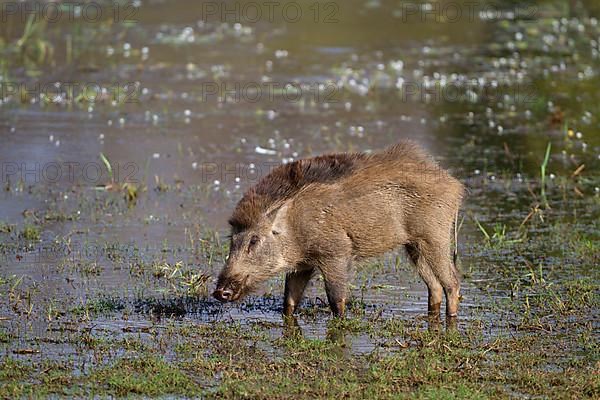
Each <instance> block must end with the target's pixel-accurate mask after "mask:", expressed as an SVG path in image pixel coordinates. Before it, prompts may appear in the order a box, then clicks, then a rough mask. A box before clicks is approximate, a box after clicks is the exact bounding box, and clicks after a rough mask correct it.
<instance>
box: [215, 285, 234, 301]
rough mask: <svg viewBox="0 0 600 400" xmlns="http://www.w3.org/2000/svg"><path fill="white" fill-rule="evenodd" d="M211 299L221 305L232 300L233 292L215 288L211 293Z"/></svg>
mask: <svg viewBox="0 0 600 400" xmlns="http://www.w3.org/2000/svg"><path fill="white" fill-rule="evenodd" d="M213 297H214V298H215V299H217V300H219V301H220V302H222V303H226V302H228V301H231V300H232V298H233V290H231V289H225V288H217V289H216V290H215V291H214V292H213Z"/></svg>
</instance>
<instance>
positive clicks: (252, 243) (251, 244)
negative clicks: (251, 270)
mask: <svg viewBox="0 0 600 400" xmlns="http://www.w3.org/2000/svg"><path fill="white" fill-rule="evenodd" d="M258 241H259V238H258V236H256V235H253V236H252V237H251V238H250V242H248V252H250V250H252V248H253V247H254V246H256V244H257V243H258Z"/></svg>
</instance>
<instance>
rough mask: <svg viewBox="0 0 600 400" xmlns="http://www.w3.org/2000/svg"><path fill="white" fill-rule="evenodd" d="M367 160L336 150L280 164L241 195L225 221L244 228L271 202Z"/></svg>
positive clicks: (340, 175) (341, 174) (343, 173)
mask: <svg viewBox="0 0 600 400" xmlns="http://www.w3.org/2000/svg"><path fill="white" fill-rule="evenodd" d="M367 159H368V156H367V155H366V154H363V153H354V154H345V153H340V154H328V155H323V156H318V157H314V158H309V159H304V160H298V161H294V162H292V163H289V164H284V165H280V166H278V167H276V168H275V169H273V171H271V173H269V174H268V175H267V176H265V177H264V178H262V179H261V180H260V181H259V182H258V183H257V184H256V186H254V187H252V188H251V189H249V190H248V191H247V192H246V193H245V194H244V197H242V199H241V200H240V202H239V203H238V204H237V206H236V208H235V210H234V211H233V215H232V216H231V218H230V219H229V224H230V225H231V227H232V229H233V230H234V231H235V232H240V231H243V230H245V229H248V228H250V227H251V226H253V225H254V224H256V223H257V222H258V220H259V219H260V217H261V215H262V214H264V213H265V212H266V211H267V210H268V209H269V208H270V207H271V206H273V205H274V204H276V203H278V202H280V201H283V200H286V199H289V198H291V197H293V196H294V195H295V194H296V193H298V192H299V191H300V190H301V189H302V188H303V187H305V186H307V185H309V184H311V183H328V182H334V181H335V180H337V179H340V178H343V177H345V176H348V175H350V174H351V173H352V172H354V171H355V170H356V168H357V167H358V166H360V164H361V162H363V161H365V160H367Z"/></svg>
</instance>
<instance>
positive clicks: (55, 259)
mask: <svg viewBox="0 0 600 400" xmlns="http://www.w3.org/2000/svg"><path fill="white" fill-rule="evenodd" d="M210 4H211V6H210V7H211V8H206V7H205V6H200V5H199V3H198V2H191V1H190V2H176V3H174V2H167V1H153V2H151V3H149V2H142V3H141V4H139V5H136V7H134V8H126V9H122V10H120V11H121V14H119V16H118V17H115V14H114V12H115V10H114V6H110V7H113V8H109V6H108V5H107V6H106V8H107V9H109V10H110V11H111V12H112V14H111V13H109V14H108V15H110V17H107V18H104V19H101V20H99V21H86V20H84V18H83V17H76V18H75V19H74V20H73V21H70V20H67V19H66V18H63V19H61V20H60V21H58V22H56V23H48V24H46V25H43V24H40V26H39V32H38V33H37V35H36V34H34V35H32V37H31V39H30V40H31V41H32V42H31V47H28V49H29V50H26V51H24V53H25V56H23V55H22V54H21V56H17V55H15V53H10V52H9V51H8V50H5V52H4V53H3V55H2V57H3V59H2V66H3V71H2V81H3V82H5V83H6V84H5V85H4V86H3V93H2V94H3V96H2V97H3V99H2V104H1V106H0V138H1V146H0V160H1V162H2V168H3V169H2V188H3V190H2V191H1V192H0V222H4V223H5V224H8V226H9V227H11V228H10V229H6V230H9V232H4V233H0V239H1V240H2V247H1V249H2V252H3V254H2V259H1V260H0V277H2V278H3V279H4V280H5V281H7V282H9V281H10V282H11V284H6V286H5V287H7V290H8V288H9V287H13V289H11V290H12V291H13V292H15V293H20V296H21V297H22V299H21V300H22V301H20V302H16V301H15V300H14V296H13V297H10V296H8V293H7V295H6V296H3V297H2V300H1V302H0V316H3V317H6V320H4V319H3V320H2V321H0V324H2V326H3V329H5V330H7V331H9V332H14V333H17V334H19V335H23V336H22V337H23V338H26V337H37V336H40V335H50V336H51V335H52V329H50V330H49V327H53V326H54V325H56V324H57V323H58V324H59V325H60V322H56V321H57V318H55V317H48V315H54V314H52V310H55V311H56V310H57V309H58V310H59V311H61V312H62V311H68V310H71V311H72V310H73V309H74V308H76V307H78V306H79V307H82V306H83V305H85V304H88V302H92V301H94V302H97V301H98V299H106V298H109V299H112V300H111V301H112V302H113V303H111V304H112V306H111V307H112V308H110V310H111V313H109V315H111V317H110V318H107V317H105V316H102V317H96V316H94V315H92V317H91V322H90V324H91V325H93V326H94V327H95V329H106V330H107V332H111V331H114V332H122V329H123V327H130V326H132V325H135V324H139V325H141V326H150V325H154V324H160V322H157V321H156V320H155V319H154V318H155V315H156V314H168V315H172V314H175V315H177V317H171V318H174V320H180V319H183V320H191V321H193V322H195V323H210V322H212V321H215V320H229V319H233V320H239V321H242V322H244V323H251V322H252V321H257V320H260V321H271V322H274V323H276V324H280V323H281V318H280V314H279V313H280V308H281V307H280V296H281V292H282V281H281V279H277V280H275V281H273V282H269V283H268V284H267V285H266V287H265V289H264V291H262V292H260V293H258V294H257V295H256V296H255V297H253V298H251V299H250V300H248V301H247V302H245V303H244V304H242V305H234V306H227V307H221V306H220V305H218V304H216V303H214V302H213V301H212V300H210V299H208V298H207V297H202V296H201V297H200V298H199V299H198V298H191V299H190V298H187V297H186V295H187V292H185V288H187V286H185V284H184V282H185V281H184V279H183V278H182V279H179V280H178V279H175V278H174V279H171V280H169V279H166V278H165V276H164V275H165V274H163V275H161V277H158V278H157V277H156V275H160V274H158V273H155V272H156V271H157V269H158V270H159V269H160V265H162V264H165V263H166V265H167V267H166V268H170V269H169V270H168V273H166V275H169V274H170V273H173V276H174V277H179V276H180V272H179V271H175V272H174V269H173V266H174V265H175V264H176V263H177V262H182V265H183V269H186V270H187V271H192V272H193V273H199V272H202V273H205V274H208V275H211V276H214V275H215V273H216V272H217V271H218V269H219V268H220V266H221V265H222V262H223V259H224V256H225V253H226V248H223V246H221V242H222V241H224V240H225V235H226V233H227V232H226V230H227V226H226V220H227V216H228V213H229V212H230V211H231V209H232V207H233V206H234V205H235V202H236V201H237V200H238V199H239V198H240V196H241V194H242V193H243V191H244V190H245V189H246V188H248V187H249V186H250V185H252V184H253V183H255V182H256V181H257V179H258V178H259V177H260V176H262V175H264V174H265V173H266V172H268V170H269V168H272V166H274V165H277V164H278V163H281V162H288V161H291V160H294V159H298V158H302V157H307V156H311V155H315V154H320V153H323V152H330V151H351V150H372V149H378V148H382V147H384V146H386V145H389V144H392V143H394V142H395V141H397V140H399V139H402V138H410V139H414V140H416V141H418V142H419V143H421V144H423V146H425V147H426V148H428V149H429V150H430V151H431V152H432V153H433V154H435V155H436V157H437V158H438V159H439V160H440V162H441V164H442V165H444V166H446V167H448V168H449V169H450V170H452V171H453V173H454V174H455V175H456V176H458V177H460V178H461V179H462V180H463V181H464V182H465V183H466V184H467V186H468V187H469V190H470V195H469V197H468V199H467V201H466V204H465V212H464V220H463V223H462V225H461V232H460V244H459V248H460V251H461V254H462V257H461V258H462V269H463V271H464V272H465V279H464V293H463V296H464V301H463V303H462V310H463V311H462V313H463V315H464V317H463V321H469V320H472V319H483V320H486V321H493V320H500V321H505V323H499V324H497V325H495V326H494V328H493V330H490V331H489V332H486V334H490V335H492V334H494V333H495V332H497V331H500V330H503V329H506V327H507V326H508V324H509V322H510V321H509V319H507V317H509V315H507V314H508V313H505V312H503V311H501V310H499V309H497V308H495V307H493V305H494V303H496V302H497V301H498V300H499V299H505V298H508V297H509V296H510V295H511V284H513V283H514V277H515V276H525V275H526V274H527V273H529V272H530V265H531V264H532V263H533V264H534V265H535V267H536V268H537V267H538V264H539V265H541V266H542V267H543V268H544V269H547V270H548V271H550V272H548V273H549V274H552V278H553V279H557V280H560V279H563V278H565V279H567V278H568V279H573V278H574V277H578V276H582V277H585V276H595V275H594V274H595V267H596V266H594V265H590V264H589V263H588V264H585V263H578V262H577V259H576V255H574V257H575V258H574V261H573V262H572V263H571V264H568V265H563V266H562V267H563V270H562V272H561V271H559V270H558V268H557V267H558V266H557V265H556V264H557V258H556V257H557V254H558V253H560V252H561V251H562V250H561V248H560V244H557V243H556V242H551V241H548V242H547V246H546V247H544V246H542V245H541V244H539V243H538V241H546V239H543V237H545V236H544V235H546V234H548V230H544V229H543V228H541V229H538V228H537V227H536V225H535V221H536V220H537V219H538V217H539V213H533V214H532V215H530V213H531V212H532V210H539V208H536V205H540V204H542V197H541V195H540V190H541V183H540V165H541V164H542V162H543V159H544V152H545V151H546V148H547V144H548V143H551V144H552V148H551V152H550V158H549V163H548V168H547V184H546V186H547V189H546V191H547V196H548V198H549V204H550V206H551V208H549V209H545V208H544V207H542V208H544V210H545V211H544V212H545V215H546V218H552V220H553V221H555V222H556V224H568V225H569V226H570V227H571V228H569V229H574V230H577V231H580V232H582V233H584V234H586V235H588V236H589V237H591V238H592V240H597V239H598V225H597V220H598V217H599V216H600V215H599V214H600V205H599V203H598V196H599V193H598V192H599V191H600V189H599V188H598V187H599V186H600V175H599V174H598V167H599V166H600V108H599V104H600V101H599V100H600V98H599V92H598V90H597V88H598V85H599V84H600V77H599V74H600V56H599V53H600V45H599V43H600V23H599V22H598V19H596V18H597V17H598V9H597V7H596V8H594V7H595V6H594V5H593V4H592V2H589V4H584V5H580V6H578V7H574V8H569V7H567V6H565V4H563V2H558V1H557V2H552V1H547V2H539V4H533V5H529V6H526V7H524V6H515V5H514V4H513V2H510V1H505V2H502V1H500V2H496V3H494V5H493V7H487V8H485V7H476V8H475V9H474V10H471V9H468V8H467V6H466V5H460V6H459V7H460V11H461V12H462V13H463V15H462V16H461V17H457V16H456V14H454V13H453V10H452V9H450V8H444V7H442V8H440V9H433V10H431V9H430V8H428V7H430V6H431V5H429V6H428V5H427V4H424V5H422V6H419V7H416V6H415V5H414V4H412V3H411V4H406V3H398V4H393V3H392V2H380V1H368V2H362V1H360V2H358V1H348V2H343V3H325V2H321V3H309V2H299V3H297V4H296V3H294V4H296V6H298V7H300V9H301V10H302V12H303V14H302V16H301V17H299V18H298V20H297V21H295V19H296V17H295V16H294V15H295V14H293V10H288V11H287V12H289V13H290V14H289V15H288V14H287V13H284V12H283V11H282V10H279V11H277V10H276V11H275V12H274V15H273V18H272V19H271V18H270V17H269V16H267V13H266V11H265V10H264V9H263V10H262V12H263V13H264V14H263V15H262V17H261V18H258V19H257V20H256V21H253V20H252V19H253V18H254V14H252V15H250V14H248V13H250V10H249V9H247V8H246V9H244V8H243V7H244V6H243V5H244V4H246V3H245V2H241V3H240V4H242V6H240V8H239V9H237V11H234V12H233V14H231V13H230V14H226V15H225V16H222V15H221V14H220V12H221V11H223V8H224V7H227V5H225V3H219V2H217V3H210ZM444 4H446V3H444ZM213 6H216V7H217V10H216V11H215V10H214V9H213V8H212V7H213ZM234 10H236V9H235V8H234ZM244 10H245V11H244ZM471 11H472V12H471ZM125 14H126V15H125ZM595 17H596V18H595ZM238 18H239V19H240V20H239V21H238V20H237V19H238ZM248 19H251V21H249V20H248ZM24 29H25V24H23V23H22V22H20V21H19V20H14V21H13V22H12V23H11V24H9V25H6V26H5V27H4V31H3V35H4V36H3V39H4V43H11V42H14V41H15V40H18V39H19V38H20V37H21V36H22V34H23V30H24ZM39 43H42V45H43V46H47V47H49V48H51V49H52V52H51V54H46V56H45V58H44V57H42V59H41V60H39V59H38V60H37V61H35V60H33V59H34V58H36V57H33V56H31V57H29V56H28V54H29V53H30V52H33V53H35V51H34V50H32V49H33V48H35V44H39ZM35 54H37V53H35ZM57 82H58V83H60V85H58V86H55V83H57ZM9 83H10V84H9ZM14 84H16V85H18V87H25V88H28V90H29V93H25V94H22V93H15V92H14V90H13V87H14ZM10 85H13V86H10ZM36 85H39V86H36ZM69 86H71V87H75V89H74V90H73V92H74V93H71V92H69ZM57 87H58V88H57ZM82 87H87V88H88V89H89V91H90V92H94V91H97V90H98V88H100V87H102V88H104V89H105V92H104V93H101V94H98V93H90V92H85V93H84V92H83V91H82V89H81V88H82ZM38 88H45V89H38ZM49 88H50V89H49ZM116 88H120V90H117V89H116ZM40 94H44V95H45V96H41V97H40ZM57 96H58V97H59V98H58V99H57V98H56V97H57ZM91 99H95V101H90V100H91ZM101 154H103V155H104V156H106V158H107V159H108V160H109V162H110V169H111V171H112V175H111V172H109V170H108V168H107V165H106V164H105V162H104V161H103V160H102V158H101V156H100V155H101ZM581 165H585V167H584V168H583V169H582V170H581V171H579V172H576V171H577V170H578V169H579V167H580V166H581ZM111 182H113V183H114V184H115V185H113V186H116V185H117V184H123V183H129V184H131V185H132V187H135V188H137V195H136V196H135V197H136V199H135V200H133V201H129V202H128V201H127V200H125V199H124V198H125V195H124V191H123V190H117V191H115V190H107V185H109V184H110V183H111ZM528 216H530V217H529V218H528ZM476 221H479V223H481V224H482V225H483V226H484V227H485V228H487V230H488V232H489V233H490V234H491V233H492V232H493V229H494V226H495V225H497V226H499V227H502V226H504V227H505V229H506V230H507V234H506V236H507V239H506V240H511V239H515V237H516V232H517V229H518V228H519V226H520V225H521V224H522V222H523V221H526V222H525V224H524V227H525V228H524V229H525V230H526V231H527V233H528V237H529V239H528V240H530V241H531V242H532V243H534V244H533V245H531V246H529V247H525V248H524V249H521V250H520V251H519V252H515V251H513V250H511V249H510V248H505V249H502V248H500V249H494V250H491V249H490V248H489V247H487V246H486V245H485V237H484V235H483V234H482V232H481V231H480V229H479V228H478V226H477V223H476ZM27 225H32V226H35V227H37V228H38V229H39V230H40V235H41V237H40V239H39V240H26V239H24V238H22V237H21V236H22V235H20V232H22V230H23V229H24V227H25V226H27ZM499 229H500V228H499ZM511 235H512V236H511ZM374 240H376V238H374ZM550 242H551V243H550ZM538 244H539V245H538ZM553 246H554V247H553ZM557 246H558V247H557ZM540 252H543V253H540ZM553 252H554V253H553ZM556 252H558V253H556ZM397 257H400V259H399V260H400V261H397ZM157 265H158V267H157ZM13 276H14V277H13ZM11 277H12V278H11ZM20 277H23V278H22V280H20V281H18V283H15V282H17V281H16V279H19V278H20ZM11 279H12V280H11ZM209 282H210V283H209V287H210V284H212V282H211V281H209ZM353 284H354V289H353V292H354V294H355V297H356V299H358V300H357V304H359V306H358V307H359V309H362V310H366V311H367V312H368V313H369V312H375V311H377V310H381V313H382V314H381V315H382V316H383V317H388V318H389V317H392V316H397V317H401V318H408V319H416V320H417V321H418V320H419V319H418V318H419V317H420V316H422V315H423V312H424V310H425V307H426V290H425V286H424V284H423V283H422V282H421V281H420V279H419V278H418V276H417V275H416V273H415V272H414V271H413V270H412V269H411V267H410V266H409V265H408V264H407V262H406V259H405V258H402V256H401V255H398V256H397V255H395V254H393V255H391V256H389V257H387V258H385V259H383V261H377V262H374V263H372V264H369V265H367V266H365V267H364V268H362V269H359V271H357V274H356V279H355V281H354V283H353ZM10 285H14V286H10ZM307 298H308V301H307V305H306V308H307V309H310V310H316V311H315V313H316V314H314V315H312V314H310V313H303V314H302V315H301V316H300V318H299V323H300V325H301V326H302V327H303V328H304V330H305V334H306V335H308V336H314V337H324V335H325V330H326V324H327V320H328V314H327V313H326V309H325V307H324V303H323V300H322V299H323V298H324V292H323V289H322V282H320V281H317V282H315V283H314V284H313V285H312V286H311V287H310V288H309V290H308V291H307ZM27 299H31V300H27ZM17 303H18V304H17ZM15 304H17V305H15ZM29 305H31V306H30V308H29V309H30V310H31V311H29V312H27V308H28V307H29ZM117 306H118V307H117ZM23 307H24V309H23ZM24 315H26V316H27V317H24ZM315 315H316V316H315ZM594 318H595V319H597V316H594ZM48 332H50V333H48ZM274 334H279V330H276V332H275V333H274ZM23 340H25V339H23ZM373 346H375V344H373V343H371V342H370V341H369V340H368V339H367V338H363V337H356V338H354V339H353V343H352V347H353V348H354V349H355V350H356V351H368V350H370V349H371V348H373ZM56 351H57V352H58V353H64V351H63V350H61V349H57V350H56Z"/></svg>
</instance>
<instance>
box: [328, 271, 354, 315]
mask: <svg viewBox="0 0 600 400" xmlns="http://www.w3.org/2000/svg"><path fill="white" fill-rule="evenodd" d="M348 264H349V263H348V262H347V261H345V260H344V261H334V262H330V263H327V264H326V265H324V266H323V267H322V268H321V272H322V273H323V279H324V280H325V292H326V293H327V300H328V301H329V307H330V308H331V311H332V312H333V315H334V316H336V317H339V318H343V317H344V313H345V311H346V299H347V293H348Z"/></svg>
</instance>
